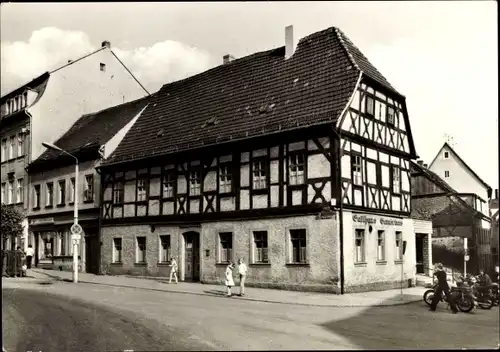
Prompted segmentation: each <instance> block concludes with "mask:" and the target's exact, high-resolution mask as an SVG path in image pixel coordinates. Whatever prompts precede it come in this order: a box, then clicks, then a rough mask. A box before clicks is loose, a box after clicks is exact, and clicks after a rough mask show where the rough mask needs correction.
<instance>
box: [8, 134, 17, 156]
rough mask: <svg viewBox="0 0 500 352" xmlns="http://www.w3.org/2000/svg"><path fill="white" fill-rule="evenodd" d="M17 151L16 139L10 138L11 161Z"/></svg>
mask: <svg viewBox="0 0 500 352" xmlns="http://www.w3.org/2000/svg"><path fill="white" fill-rule="evenodd" d="M15 149H16V137H10V145H9V159H13V158H14V150H15Z"/></svg>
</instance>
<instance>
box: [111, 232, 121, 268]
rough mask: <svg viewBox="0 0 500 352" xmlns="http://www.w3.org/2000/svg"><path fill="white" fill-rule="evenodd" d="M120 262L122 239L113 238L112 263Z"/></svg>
mask: <svg viewBox="0 0 500 352" xmlns="http://www.w3.org/2000/svg"><path fill="white" fill-rule="evenodd" d="M121 262H122V239H121V238H113V263H121Z"/></svg>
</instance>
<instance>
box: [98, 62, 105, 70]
mask: <svg viewBox="0 0 500 352" xmlns="http://www.w3.org/2000/svg"><path fill="white" fill-rule="evenodd" d="M99 68H100V70H101V72H106V64H103V63H102V62H101V63H100V64H99Z"/></svg>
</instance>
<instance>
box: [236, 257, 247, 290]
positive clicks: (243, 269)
mask: <svg viewBox="0 0 500 352" xmlns="http://www.w3.org/2000/svg"><path fill="white" fill-rule="evenodd" d="M247 273H248V268H247V266H246V264H245V263H244V261H243V258H240V259H238V274H239V276H240V296H244V295H245V279H246V277H247Z"/></svg>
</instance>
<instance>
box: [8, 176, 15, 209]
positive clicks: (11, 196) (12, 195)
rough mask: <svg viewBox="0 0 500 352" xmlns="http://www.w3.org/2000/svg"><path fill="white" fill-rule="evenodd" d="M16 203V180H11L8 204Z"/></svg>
mask: <svg viewBox="0 0 500 352" xmlns="http://www.w3.org/2000/svg"><path fill="white" fill-rule="evenodd" d="M12 203H14V181H9V194H8V195H7V204H12Z"/></svg>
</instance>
